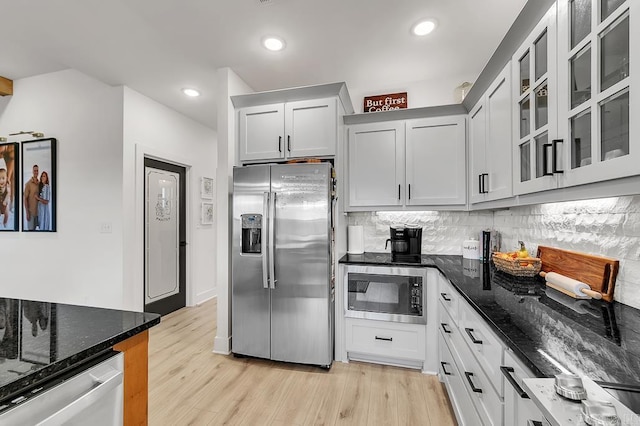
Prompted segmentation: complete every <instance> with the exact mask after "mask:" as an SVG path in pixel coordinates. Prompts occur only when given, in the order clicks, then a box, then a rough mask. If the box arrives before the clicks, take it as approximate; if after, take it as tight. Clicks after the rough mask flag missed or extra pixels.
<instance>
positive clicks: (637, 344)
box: [340, 253, 640, 385]
mask: <svg viewBox="0 0 640 426" xmlns="http://www.w3.org/2000/svg"><path fill="white" fill-rule="evenodd" d="M340 263H345V264H361V265H380V266H384V265H386V266H389V265H393V266H398V265H402V266H416V267H437V268H438V269H439V270H440V271H441V272H442V273H443V274H444V275H445V276H446V277H447V278H448V279H449V281H451V283H452V284H453V286H454V287H455V288H456V289H457V290H458V291H459V292H460V294H461V295H462V297H463V298H464V299H465V300H466V301H467V302H468V303H469V304H470V305H471V306H472V307H473V309H474V310H475V311H476V312H478V313H479V314H480V316H481V317H482V318H483V319H485V320H486V321H487V323H488V324H489V325H490V326H491V327H492V329H493V330H494V331H495V333H496V334H497V335H498V336H499V337H500V338H501V339H502V340H503V341H504V343H505V345H506V346H508V347H509V348H511V349H512V350H513V351H514V353H515V354H516V357H517V358H518V359H520V361H522V362H523V363H524V364H525V365H527V366H528V367H529V368H530V369H531V371H532V372H533V373H534V374H536V375H537V376H538V377H552V376H554V375H556V374H558V373H560V372H561V370H560V368H559V367H558V365H561V366H562V367H564V368H566V369H567V370H569V371H571V372H573V373H575V374H578V375H580V376H587V377H589V378H591V379H593V380H597V381H606V382H615V383H628V384H634V385H640V310H638V309H635V308H632V307H630V306H627V305H623V304H621V303H617V302H613V303H607V302H603V301H599V300H594V299H591V300H576V299H573V298H571V297H569V296H566V295H564V294H562V293H559V292H557V291H555V290H553V289H549V290H548V291H547V288H546V286H545V284H544V280H543V279H542V278H539V277H536V278H516V277H513V276H511V275H508V274H505V273H503V272H500V271H497V270H496V269H495V268H494V267H493V265H492V264H490V263H488V264H483V263H482V262H480V261H477V260H468V259H463V258H462V256H445V255H422V261H421V263H400V264H399V263H397V262H392V261H391V255H390V254H389V253H365V254H363V255H349V254H348V255H345V256H344V257H343V258H342V259H340Z"/></svg>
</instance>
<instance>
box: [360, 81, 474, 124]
mask: <svg viewBox="0 0 640 426" xmlns="http://www.w3.org/2000/svg"><path fill="white" fill-rule="evenodd" d="M476 77H477V75H474V74H473V73H469V72H462V73H458V74H455V75H450V76H448V77H446V78H440V79H437V80H433V79H432V80H420V81H413V82H408V83H405V84H402V85H398V86H391V85H387V86H385V85H380V86H379V87H378V88H376V89H374V90H371V88H370V87H366V88H365V87H355V86H354V87H349V94H350V96H351V99H352V100H353V109H354V110H355V112H356V114H359V113H362V112H363V111H362V109H363V108H362V107H363V105H362V104H363V100H364V97H365V96H372V95H382V94H385V93H398V92H407V98H408V99H407V101H408V105H409V108H422V107H430V106H440V105H450V104H455V103H459V102H460V100H456V98H455V88H456V87H458V86H459V85H461V84H462V83H463V82H465V81H469V82H474V81H475V79H476Z"/></svg>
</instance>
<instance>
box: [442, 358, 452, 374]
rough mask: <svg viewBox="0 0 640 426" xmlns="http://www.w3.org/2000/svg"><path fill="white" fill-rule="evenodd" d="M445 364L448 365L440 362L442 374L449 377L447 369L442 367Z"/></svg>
mask: <svg viewBox="0 0 640 426" xmlns="http://www.w3.org/2000/svg"><path fill="white" fill-rule="evenodd" d="M447 364H448V363H447V362H444V361H442V362H441V363H440V365H441V366H442V372H443V373H444V375H445V376H450V375H451V373H449V372H448V371H447V369H446V368H445V367H444V366H445V365H447Z"/></svg>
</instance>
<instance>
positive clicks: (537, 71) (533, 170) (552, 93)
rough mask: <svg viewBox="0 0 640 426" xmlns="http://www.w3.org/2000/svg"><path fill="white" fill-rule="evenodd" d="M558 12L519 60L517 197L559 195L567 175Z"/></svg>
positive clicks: (542, 23) (515, 134) (552, 13)
mask: <svg viewBox="0 0 640 426" xmlns="http://www.w3.org/2000/svg"><path fill="white" fill-rule="evenodd" d="M556 40H557V32H556V6H555V5H553V6H552V7H551V9H550V10H549V11H548V12H547V14H546V15H545V16H544V17H543V18H542V20H541V21H540V22H539V23H538V25H537V26H536V28H535V29H534V30H533V31H532V33H531V34H530V35H529V37H527V39H526V40H525V42H524V43H523V44H522V46H520V48H519V49H518V50H517V51H516V53H515V54H514V55H513V58H512V61H511V64H512V75H513V85H512V91H513V102H512V108H513V141H514V145H513V164H514V168H513V192H514V194H516V195H519V194H526V193H531V192H536V191H543V190H547V189H553V188H556V187H557V186H558V176H560V175H561V174H562V171H561V170H562V169H563V165H562V163H561V161H562V156H561V154H562V153H561V150H562V142H561V141H559V140H558V139H559V136H558V121H557V104H558V84H557V61H556V57H557V56H556Z"/></svg>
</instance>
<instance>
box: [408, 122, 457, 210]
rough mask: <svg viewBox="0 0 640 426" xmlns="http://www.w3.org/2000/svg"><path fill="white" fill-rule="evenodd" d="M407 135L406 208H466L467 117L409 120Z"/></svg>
mask: <svg viewBox="0 0 640 426" xmlns="http://www.w3.org/2000/svg"><path fill="white" fill-rule="evenodd" d="M406 132H407V134H406V138H407V144H406V163H405V164H406V185H407V188H406V192H407V194H406V204H407V205H454V204H460V205H463V204H465V203H466V185H465V177H466V164H465V119H464V117H463V116H460V117H438V118H424V119H419V120H409V121H407V123H406Z"/></svg>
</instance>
